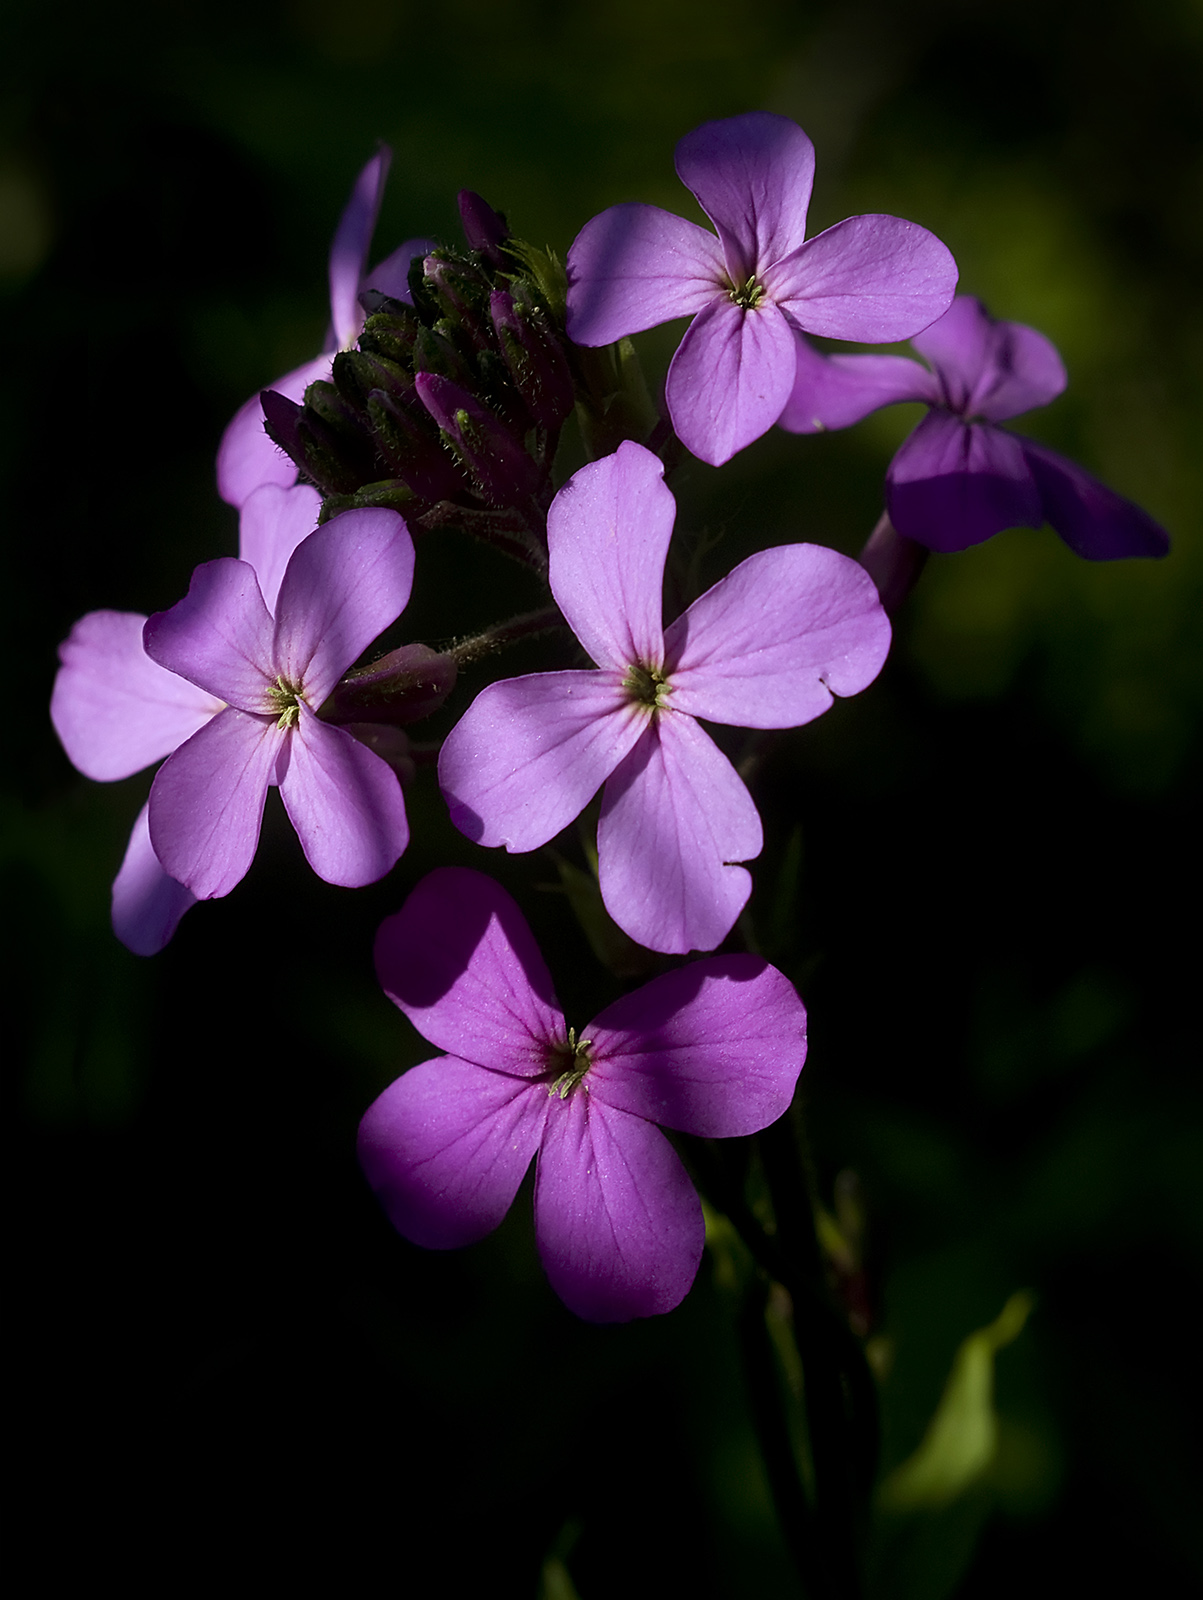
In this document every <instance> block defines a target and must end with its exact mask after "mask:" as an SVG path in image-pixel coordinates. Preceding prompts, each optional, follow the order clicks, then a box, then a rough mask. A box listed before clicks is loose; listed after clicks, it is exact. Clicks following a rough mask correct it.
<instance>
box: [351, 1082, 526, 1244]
mask: <svg viewBox="0 0 1203 1600" xmlns="http://www.w3.org/2000/svg"><path fill="white" fill-rule="evenodd" d="M547 1104H548V1100H547V1090H546V1089H545V1088H543V1086H542V1085H541V1084H540V1085H534V1084H529V1083H524V1082H523V1081H522V1080H521V1079H520V1078H508V1077H506V1076H505V1075H504V1074H503V1073H499V1072H489V1071H487V1070H486V1069H485V1068H484V1067H478V1066H476V1065H474V1064H473V1063H472V1062H468V1061H460V1060H459V1059H457V1057H455V1056H441V1057H440V1058H439V1059H438V1060H436V1061H423V1062H421V1063H420V1064H419V1065H418V1066H416V1067H411V1068H410V1070H409V1071H408V1072H407V1073H406V1074H405V1075H404V1077H401V1078H398V1079H397V1081H396V1083H394V1084H393V1085H392V1086H391V1087H390V1088H388V1089H386V1090H385V1091H384V1093H383V1094H382V1095H381V1096H380V1098H379V1099H378V1100H376V1101H375V1102H374V1103H373V1104H372V1105H371V1106H370V1107H369V1108H368V1112H367V1115H366V1116H365V1117H364V1119H363V1121H362V1123H360V1126H359V1162H360V1165H361V1166H362V1167H363V1170H364V1175H365V1176H366V1178H367V1180H368V1182H369V1183H370V1184H371V1186H372V1189H373V1190H374V1191H375V1194H376V1198H377V1199H378V1200H379V1201H380V1204H381V1205H382V1206H383V1207H384V1210H385V1213H386V1214H387V1216H388V1219H389V1221H390V1222H391V1223H392V1225H393V1227H394V1228H396V1229H397V1231H398V1233H402V1234H404V1235H405V1237H406V1238H407V1239H412V1240H413V1242H414V1243H415V1244H420V1245H425V1247H426V1248H427V1249H428V1250H456V1249H458V1248H459V1247H460V1246H461V1245H466V1244H473V1243H475V1241H476V1240H477V1239H483V1238H484V1236H485V1234H487V1233H492V1231H493V1229H494V1228H495V1227H497V1225H498V1223H499V1222H500V1221H501V1219H502V1218H503V1217H504V1216H505V1214H506V1212H507V1211H508V1210H509V1209H510V1206H511V1205H512V1204H513V1202H514V1196H515V1195H516V1194H517V1193H518V1186H519V1184H520V1183H521V1182H522V1179H523V1176H524V1175H525V1173H526V1169H527V1168H528V1167H529V1166H530V1163H531V1158H532V1156H533V1155H534V1153H535V1151H536V1150H537V1149H538V1147H539V1139H540V1137H541V1135H542V1132H543V1124H544V1121H545V1120H546V1117H547Z"/></svg>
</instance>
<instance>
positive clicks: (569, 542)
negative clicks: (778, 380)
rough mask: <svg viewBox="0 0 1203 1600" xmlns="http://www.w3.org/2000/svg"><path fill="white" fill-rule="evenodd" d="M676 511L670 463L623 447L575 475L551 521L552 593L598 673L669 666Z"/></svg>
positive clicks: (555, 503)
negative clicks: (668, 582) (667, 478)
mask: <svg viewBox="0 0 1203 1600" xmlns="http://www.w3.org/2000/svg"><path fill="white" fill-rule="evenodd" d="M676 514H677V503H676V501H675V500H674V499H673V497H672V494H671V492H670V490H669V489H668V487H667V485H666V484H665V482H664V463H663V462H662V461H661V460H660V458H659V456H655V455H653V454H652V452H651V451H650V450H645V449H644V448H643V446H642V445H639V444H632V443H631V441H630V440H624V441H623V442H622V444H620V445H619V447H618V450H617V451H616V453H615V454H614V455H611V456H604V457H603V458H602V460H600V461H592V462H590V463H589V465H588V466H585V467H582V468H581V469H580V471H579V472H574V473H573V475H572V477H571V478H569V480H568V482H567V483H566V484H565V485H564V487H563V488H562V489H561V490H560V492H559V494H558V495H556V497H555V499H554V500H553V501H552V503H551V509H550V511H549V512H548V513H547V544H548V550H549V552H550V557H551V562H550V573H549V576H550V581H551V592H552V593H553V594H554V595H555V597H556V601H557V603H558V604H559V607H560V610H561V611H562V612H563V613H564V619H565V621H566V622H567V623H568V626H569V627H570V628H571V629H572V631H573V632H574V633H575V634H576V636H577V638H578V639H579V640H580V641H581V643H582V644H583V645H584V647H585V649H586V650H587V651H588V652H589V654H590V656H591V657H592V658H593V660H594V661H595V662H596V663H597V665H598V666H599V667H610V668H612V669H614V670H616V671H618V672H625V671H626V670H627V668H628V667H629V666H630V665H631V664H632V662H636V661H638V662H641V663H642V664H643V665H644V666H647V667H658V666H660V665H661V663H662V662H663V660H664V627H663V622H662V609H661V608H662V599H663V591H664V561H665V558H666V556H667V555H668V545H669V540H670V539H671V538H672V531H673V522H674V520H675V518H676Z"/></svg>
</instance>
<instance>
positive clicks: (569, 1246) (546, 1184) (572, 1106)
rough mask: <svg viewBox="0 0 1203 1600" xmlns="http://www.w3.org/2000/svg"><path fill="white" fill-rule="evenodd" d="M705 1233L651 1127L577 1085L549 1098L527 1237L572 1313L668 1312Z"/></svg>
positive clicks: (681, 1177)
mask: <svg viewBox="0 0 1203 1600" xmlns="http://www.w3.org/2000/svg"><path fill="white" fill-rule="evenodd" d="M705 1233H706V1230H705V1226H704V1224H703V1221H702V1207H701V1203H700V1201H699V1200H698V1197H697V1193H696V1192H695V1190H694V1187H693V1185H692V1184H691V1183H690V1181H689V1178H688V1176H687V1174H686V1172H685V1169H684V1167H683V1166H682V1165H681V1163H680V1161H679V1160H678V1158H677V1154H676V1151H675V1150H674V1149H673V1147H672V1146H671V1145H670V1144H669V1142H668V1140H667V1139H666V1138H665V1137H664V1135H663V1134H662V1133H661V1132H660V1130H659V1129H658V1128H653V1127H652V1126H651V1124H650V1123H647V1122H644V1121H643V1119H642V1118H641V1117H632V1116H628V1115H627V1114H626V1112H623V1111H616V1110H613V1109H611V1108H610V1107H609V1106H603V1105H601V1104H600V1103H599V1102H598V1101H596V1100H595V1099H593V1098H592V1097H591V1096H590V1095H589V1093H588V1092H587V1090H586V1089H584V1088H583V1087H582V1088H581V1089H578V1090H577V1091H576V1092H575V1093H574V1094H572V1095H570V1096H569V1097H568V1099H567V1100H559V1099H552V1100H551V1101H550V1102H549V1114H548V1117H547V1125H546V1128H545V1130H544V1134H543V1147H542V1149H541V1150H540V1152H539V1163H538V1167H537V1169H536V1177H535V1236H536V1239H537V1240H538V1245H539V1255H540V1257H541V1258H542V1261H543V1267H544V1270H545V1271H546V1273H547V1276H548V1278H549V1280H550V1282H551V1286H552V1288H553V1289H554V1290H555V1292H556V1293H557V1294H558V1295H559V1297H560V1299H561V1300H562V1301H563V1302H564V1304H565V1305H566V1306H567V1307H568V1309H569V1310H570V1311H573V1312H575V1313H576V1315H577V1316H578V1317H583V1318H584V1319H585V1320H586V1321H587V1322H627V1321H629V1320H630V1318H632V1317H652V1316H656V1315H658V1314H659V1313H661V1312H664V1311H671V1310H672V1309H673V1307H674V1306H677V1305H680V1303H681V1301H682V1300H683V1299H684V1298H685V1296H686V1295H687V1294H688V1293H689V1290H690V1287H691V1285H692V1283H693V1280H694V1278H695V1277H696V1276H697V1270H698V1264H699V1262H700V1261H701V1259H702V1246H703V1243H704V1242H705Z"/></svg>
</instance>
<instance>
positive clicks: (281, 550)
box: [238, 483, 322, 612]
mask: <svg viewBox="0 0 1203 1600" xmlns="http://www.w3.org/2000/svg"><path fill="white" fill-rule="evenodd" d="M321 509H322V497H321V495H320V494H318V492H317V490H316V489H314V488H311V487H310V485H309V484H307V483H298V484H295V485H294V486H293V487H292V488H291V489H282V488H281V487H280V485H279V484H276V483H265V484H261V485H260V487H259V488H258V489H256V490H255V491H254V493H253V494H251V495H248V497H247V499H246V500H245V501H244V502H243V507H242V515H241V516H240V517H239V519H238V559H239V561H245V562H246V563H247V565H248V566H251V567H254V569H255V576H256V577H257V578H258V580H259V592H260V594H262V596H263V603H264V605H265V606H266V607H267V609H268V610H269V611H273V612H274V611H275V609H276V596H277V595H278V594H279V592H280V580H281V578H283V576H284V569H285V567H286V566H287V565H288V562H289V558H290V557H291V555H292V553H293V551H294V550H295V549H296V547H297V546H298V545H299V544H300V542H301V540H302V539H307V538H308V537H309V535H310V534H311V533H312V532H313V530H314V529H315V528H316V527H317V519H318V513H319V512H320V511H321Z"/></svg>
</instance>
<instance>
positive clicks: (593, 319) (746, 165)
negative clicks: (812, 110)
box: [568, 111, 957, 466]
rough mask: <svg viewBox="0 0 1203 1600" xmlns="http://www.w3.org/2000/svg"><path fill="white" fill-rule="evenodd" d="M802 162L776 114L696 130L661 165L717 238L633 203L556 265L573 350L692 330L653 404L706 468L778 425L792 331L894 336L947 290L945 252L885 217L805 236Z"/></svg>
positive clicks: (586, 232) (807, 151) (945, 297)
mask: <svg viewBox="0 0 1203 1600" xmlns="http://www.w3.org/2000/svg"><path fill="white" fill-rule="evenodd" d="M814 164H815V158H814V146H813V145H812V144H811V142H810V140H809V139H808V138H807V136H806V135H805V134H804V133H803V131H802V129H801V128H799V127H798V125H797V124H796V123H794V122H791V121H790V120H789V118H788V117H779V116H773V115H772V114H770V113H769V112H764V111H753V112H749V113H748V114H747V115H746V116H742V117H731V118H729V119H728V120H726V121H723V122H707V123H704V124H703V125H702V126H701V127H700V128H695V129H694V131H693V132H692V133H688V134H686V136H685V137H684V138H683V139H682V140H681V142H680V143H679V144H678V145H677V155H676V166H677V174H678V176H679V177H680V179H681V181H682V183H683V184H684V185H685V186H686V188H687V189H690V190H691V191H692V192H693V194H694V196H695V197H696V198H697V200H698V202H699V204H700V205H701V207H702V209H703V211H705V213H706V215H707V216H708V217H709V218H710V220H711V222H713V223H714V226H715V228H716V229H717V230H718V237H717V238H716V237H715V236H714V234H712V233H708V232H707V231H706V230H705V229H704V228H699V227H698V226H697V224H696V223H693V222H687V221H685V220H684V219H683V218H681V217H675V216H673V215H672V214H671V213H670V212H667V211H662V210H661V209H660V208H659V207H658V206H649V205H639V204H633V203H632V204H626V205H618V206H611V208H610V209H609V210H608V211H603V212H602V214H601V215H600V216H597V217H594V218H593V220H592V221H591V222H588V223H586V224H585V226H584V228H582V230H581V232H580V233H579V234H578V235H577V238H576V241H575V243H574V244H573V246H572V248H571V250H570V251H569V252H568V333H569V336H570V337H571V338H572V339H574V340H575V341H576V342H577V343H578V344H583V345H601V344H611V343H613V342H614V341H615V340H617V339H621V338H624V337H626V336H627V335H628V334H632V333H639V332H641V331H642V330H643V329H644V328H654V327H656V326H657V325H658V324H659V323H661V322H668V321H669V320H671V319H672V318H673V317H686V316H691V317H693V319H694V320H693V322H692V323H691V324H690V326H689V328H688V330H687V331H686V334H685V337H684V338H683V339H682V341H681V345H680V348H679V349H678V351H677V353H676V355H675V356H674V357H673V361H672V365H671V366H670V367H669V370H668V386H667V390H666V399H667V402H668V409H669V413H670V415H671V416H672V421H673V426H674V428H675V429H676V431H677V434H678V437H679V438H680V439H681V440H682V442H683V443H684V444H685V445H686V446H687V447H688V448H689V449H690V450H692V451H693V453H694V455H696V456H699V457H700V458H701V459H702V460H703V461H708V462H710V463H711V464H712V465H714V466H720V465H721V464H722V463H723V462H724V461H728V460H730V458H731V457H732V456H733V455H735V453H736V452H737V451H738V450H742V449H743V448H744V446H745V445H748V444H751V442H752V441H753V439H758V438H759V437H760V435H761V434H762V433H765V432H767V430H768V429H769V428H771V427H772V426H773V424H774V423H775V422H776V420H777V418H778V417H779V416H780V415H781V411H782V408H783V406H784V405H785V403H786V401H787V400H788V399H789V397H790V391H791V389H792V388H793V386H794V382H795V376H796V364H797V363H796V353H795V352H796V347H797V344H798V330H800V329H801V330H805V331H806V332H809V333H815V334H821V335H824V336H826V337H828V338H832V339H856V340H860V341H862V342H865V343H878V342H889V341H891V340H895V339H906V338H909V337H910V335H911V334H913V333H918V332H919V330H920V329H921V328H926V327H927V325H928V324H929V323H930V322H934V321H935V319H936V318H937V317H938V316H940V315H941V314H942V313H943V312H944V311H946V310H947V309H948V306H949V304H950V302H951V300H952V296H953V291H954V289H955V288H956V281H957V269H956V263H955V262H954V261H953V259H952V256H951V255H950V254H949V252H948V250H947V248H946V247H945V246H944V245H943V244H941V243H940V241H939V240H938V239H937V238H935V237H934V236H933V235H932V234H930V233H928V232H927V230H926V229H925V228H920V227H918V226H916V224H915V223H913V222H904V221H903V220H902V219H901V218H899V217H886V216H865V217H849V218H848V219H847V220H846V221H844V222H839V223H837V224H836V225H835V227H833V228H828V229H827V230H826V232H825V233H820V234H818V235H817V236H816V237H815V238H813V239H809V240H808V239H806V211H807V207H808V206H809V204H810V191H811V184H812V181H813V178H814ZM870 330H871V331H870Z"/></svg>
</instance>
